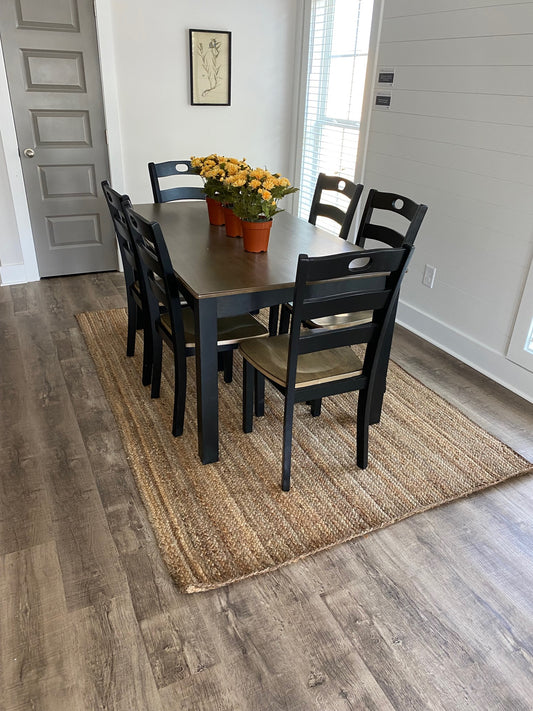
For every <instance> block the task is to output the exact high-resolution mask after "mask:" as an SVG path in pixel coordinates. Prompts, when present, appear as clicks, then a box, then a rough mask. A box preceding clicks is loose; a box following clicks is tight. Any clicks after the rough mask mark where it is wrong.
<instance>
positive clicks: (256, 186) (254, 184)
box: [250, 178, 261, 190]
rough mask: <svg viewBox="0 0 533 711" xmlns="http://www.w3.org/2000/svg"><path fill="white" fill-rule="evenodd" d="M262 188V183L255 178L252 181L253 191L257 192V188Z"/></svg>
mask: <svg viewBox="0 0 533 711" xmlns="http://www.w3.org/2000/svg"><path fill="white" fill-rule="evenodd" d="M260 186H261V181H260V180H257V178H253V179H252V180H250V187H251V188H252V189H253V190H257V188H259V187H260Z"/></svg>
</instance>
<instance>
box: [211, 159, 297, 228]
mask: <svg viewBox="0 0 533 711" xmlns="http://www.w3.org/2000/svg"><path fill="white" fill-rule="evenodd" d="M223 182H224V190H227V191H228V194H229V195H230V196H231V202H232V204H233V211H234V213H235V214H236V215H237V216H238V217H240V218H241V219H242V220H245V221H247V222H266V221H268V220H271V219H272V218H273V217H274V215H276V214H277V213H278V212H282V210H280V209H279V208H278V202H279V201H280V200H281V199H282V198H284V197H285V195H289V194H290V193H294V192H296V191H297V190H298V188H295V187H293V186H292V185H291V184H290V181H289V180H288V178H283V177H282V176H281V175H279V173H270V172H269V171H268V170H263V169H262V168H254V169H253V170H252V169H250V168H248V167H246V168H243V169H240V170H238V171H237V172H235V173H232V174H230V175H228V176H227V177H226V178H225V179H224V181H223Z"/></svg>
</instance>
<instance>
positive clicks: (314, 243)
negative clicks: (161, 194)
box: [134, 201, 392, 464]
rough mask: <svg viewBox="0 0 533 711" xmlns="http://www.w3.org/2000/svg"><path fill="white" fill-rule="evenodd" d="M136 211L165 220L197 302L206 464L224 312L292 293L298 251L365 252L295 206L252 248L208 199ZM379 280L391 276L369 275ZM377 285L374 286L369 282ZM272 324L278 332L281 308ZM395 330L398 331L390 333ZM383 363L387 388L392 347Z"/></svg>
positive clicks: (376, 413) (214, 436) (215, 444)
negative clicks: (262, 247) (216, 221)
mask: <svg viewBox="0 0 533 711" xmlns="http://www.w3.org/2000/svg"><path fill="white" fill-rule="evenodd" d="M134 210H135V211H136V212H138V213H139V214H140V215H142V216H143V217H144V218H146V219H147V220H150V221H155V222H158V223H159V225H160V227H161V230H162V232H163V236H164V238H165V242H166V244H167V247H168V252H169V255H170V258H171V260H172V264H173V268H174V272H175V275H176V278H177V280H178V283H179V288H180V291H181V293H182V295H183V297H184V298H185V300H186V301H187V303H188V304H189V306H190V307H191V308H192V309H193V312H194V323H195V329H196V344H195V346H196V348H195V357H196V386H197V387H196V390H197V428H198V454H199V457H200V459H201V461H202V462H203V463H204V464H208V463H211V462H216V461H218V458H219V431H218V429H219V428H218V367H217V366H218V358H217V318H219V317H221V316H232V315H237V314H243V313H247V312H250V311H251V312H255V311H257V310H259V309H262V308H265V307H276V306H279V305H280V304H283V303H286V302H289V301H291V300H292V296H293V292H294V283H295V278H296V267H297V262H298V256H299V255H300V254H307V255H308V256H313V257H316V256H324V255H328V254H338V253H340V252H350V251H353V252H354V253H355V252H357V251H360V248H359V247H357V246H356V245H354V244H352V243H350V242H348V241H346V240H343V239H340V238H338V237H336V236H335V235H333V234H331V233H330V232H327V231H326V230H324V229H321V228H319V227H316V226H314V225H311V224H310V223H308V222H307V221H305V220H303V219H300V218H298V217H296V216H294V215H292V214H290V213H288V212H285V211H283V212H281V213H279V214H277V215H276V216H275V217H274V219H273V223H272V230H271V233H270V241H269V245H268V250H267V251H266V252H260V253H251V252H245V251H244V248H243V241H242V239H241V238H238V237H228V236H226V231H225V228H224V226H221V227H218V226H214V225H210V224H209V219H208V214H207V208H206V205H205V202H204V201H176V202H166V203H147V204H138V205H134ZM367 278H368V279H369V282H370V281H371V280H374V281H375V280H378V281H379V280H380V281H379V283H377V282H376V284H375V286H376V287H377V288H379V287H380V286H381V285H382V283H383V279H384V277H371V278H370V277H367ZM369 288H372V287H369ZM271 313H272V318H271V319H270V323H269V330H270V333H271V334H274V333H275V328H276V318H275V315H276V314H277V310H276V309H275V308H274V309H272V310H271ZM391 337H392V334H391ZM386 356H387V357H386V358H384V359H383V364H382V368H381V371H382V372H381V375H382V377H381V381H382V383H383V387H382V390H383V391H384V390H385V379H386V370H387V366H388V353H387V354H386ZM380 413H381V398H380V397H378V398H376V402H375V406H374V408H373V412H372V417H371V420H372V422H378V421H379V418H380Z"/></svg>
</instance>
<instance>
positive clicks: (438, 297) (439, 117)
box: [364, 0, 533, 400]
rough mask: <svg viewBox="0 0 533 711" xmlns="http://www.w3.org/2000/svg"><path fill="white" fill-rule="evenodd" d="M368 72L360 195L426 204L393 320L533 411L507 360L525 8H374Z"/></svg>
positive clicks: (436, 1) (529, 29) (525, 177)
mask: <svg viewBox="0 0 533 711" xmlns="http://www.w3.org/2000/svg"><path fill="white" fill-rule="evenodd" d="M378 66H379V67H386V68H391V67H393V68H394V69H395V70H396V73H395V80H394V85H393V87H392V101H391V107H390V109H389V110H388V111H384V110H373V111H372V116H371V120H370V134H369V143H368V151H367V158H366V170H365V176H364V182H365V185H366V186H368V187H377V188H379V189H382V190H392V191H397V192H399V193H403V194H405V195H408V196H410V197H412V198H413V199H415V200H416V201H418V202H425V203H426V204H427V205H428V206H429V211H428V214H427V216H426V220H425V223H424V225H423V227H422V229H421V232H420V234H419V236H418V239H417V242H416V251H415V256H414V262H413V264H412V266H411V268H410V270H409V274H408V276H407V279H406V281H405V283H404V286H403V288H402V304H401V307H400V310H399V319H400V321H401V322H403V323H404V324H405V325H407V326H408V327H410V328H412V329H413V330H415V331H417V332H420V333H421V334H422V335H424V336H426V337H427V338H428V339H429V340H432V341H433V342H435V343H437V344H438V345H440V346H442V347H443V348H444V349H445V350H448V351H449V352H452V353H454V354H456V355H458V356H459V357H460V358H462V359H463V360H464V361H465V362H468V363H470V364H471V365H474V367H476V368H478V369H479V370H481V371H483V372H486V373H487V374H489V375H490V376H491V377H493V378H494V379H495V380H497V381H499V382H502V383H504V384H505V385H507V386H508V387H511V388H512V389H514V390H515V391H517V392H520V393H521V394H523V395H525V396H526V397H528V398H529V399H531V400H533V375H532V374H531V373H529V372H528V371H526V370H525V369H523V368H520V367H519V366H516V365H514V364H512V363H510V361H508V360H507V359H506V358H505V353H506V350H507V346H508V343H509V339H510V336H511V332H512V328H513V324H514V319H515V317H516V312H517V309H518V306H519V304H520V301H521V298H522V293H523V289H524V283H525V279H526V276H527V272H528V269H529V265H530V263H531V259H532V256H533V199H532V198H533V2H505V1H504V0H499V2H495V1H494V0H492V1H491V0H461V2H459V1H458V0H432V2H431V3H428V2H427V0H384V11H383V25H382V30H381V38H380V44H379V51H378ZM426 263H427V264H431V265H434V266H435V267H436V268H437V275H436V280H435V285H434V288H433V289H428V288H427V287H425V286H423V285H422V272H423V269H424V265H425V264H426ZM532 312H533V305H532Z"/></svg>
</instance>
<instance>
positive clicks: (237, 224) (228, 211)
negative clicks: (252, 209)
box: [223, 206, 242, 237]
mask: <svg viewBox="0 0 533 711" xmlns="http://www.w3.org/2000/svg"><path fill="white" fill-rule="evenodd" d="M223 210H224V219H225V221H226V234H227V235H228V237H242V224H241V218H240V217H237V215H236V214H235V213H234V212H233V210H232V208H231V207H226V206H224V208H223Z"/></svg>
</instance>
